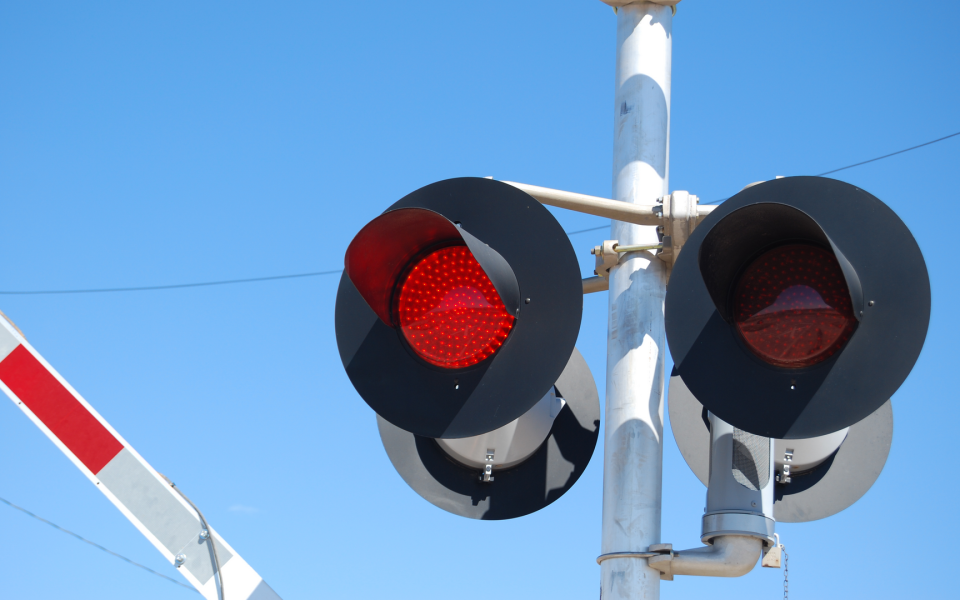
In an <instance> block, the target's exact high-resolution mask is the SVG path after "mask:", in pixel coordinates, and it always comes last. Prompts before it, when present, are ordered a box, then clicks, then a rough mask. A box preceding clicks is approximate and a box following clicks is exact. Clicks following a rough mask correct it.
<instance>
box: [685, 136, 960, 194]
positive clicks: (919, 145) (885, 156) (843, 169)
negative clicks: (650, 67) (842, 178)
mask: <svg viewBox="0 0 960 600" xmlns="http://www.w3.org/2000/svg"><path fill="white" fill-rule="evenodd" d="M958 135H960V131H958V132H956V133H951V134H950V135H945V136H943V137H942V138H937V139H935V140H930V141H929V142H924V143H922V144H917V145H916V146H911V147H909V148H904V149H903V150H897V151H896V152H891V153H890V154H884V155H883V156H878V157H876V158H871V159H869V160H864V161H861V162H858V163H854V164H852V165H847V166H845V167H840V168H839V169H832V170H830V171H824V172H823V173H817V174H816V175H814V177H823V176H824V175H830V174H831V173H837V172H839V171H846V170H847V169H852V168H854V167H859V166H860V165H865V164H867V163H872V162H876V161H878V160H883V159H884V158H890V157H891V156H896V155H898V154H903V153H904V152H910V151H911V150H916V149H917V148H923V147H924V146H929V145H930V144H936V143H937V142H942V141H943V140H948V139H950V138H952V137H956V136H958ZM729 199H730V196H728V197H726V198H721V199H719V200H711V201H710V202H701V203H700V204H720V203H721V202H724V201H726V200H729Z"/></svg>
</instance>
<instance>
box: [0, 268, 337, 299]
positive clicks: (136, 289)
mask: <svg viewBox="0 0 960 600" xmlns="http://www.w3.org/2000/svg"><path fill="white" fill-rule="evenodd" d="M342 271H343V269H336V270H333V271H316V272H313V273H296V274H294V275H271V276H270V277H251V278H249V279H226V280H224V281H203V282H200V283H176V284H173V285H148V286H143V287H124V288H98V289H90V290H39V291H27V292H3V291H0V294H4V295H8V296H12V295H37V294H96V293H100V292H143V291H147V290H172V289H176V288H190V287H204V286H208V285H227V284H231V283H251V282H254V281H272V280H274V279H295V278H297V277H315V276H317V275H332V274H334V273H340V272H342Z"/></svg>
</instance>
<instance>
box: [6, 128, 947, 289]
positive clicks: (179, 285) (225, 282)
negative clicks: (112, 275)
mask: <svg viewBox="0 0 960 600" xmlns="http://www.w3.org/2000/svg"><path fill="white" fill-rule="evenodd" d="M958 135H960V131H958V132H956V133H951V134H950V135H945V136H943V137H942V138H937V139H935V140H931V141H929V142H924V143H922V144H918V145H916V146H911V147H909V148H904V149H903V150H897V151H896V152H891V153H890V154H884V155H883V156H878V157H876V158H871V159H870V160H865V161H862V162H858V163H854V164H852V165H847V166H845V167H840V168H839V169H832V170H830V171H825V172H823V173H819V174H817V175H816V177H823V176H824V175H830V174H831V173H836V172H838V171H845V170H846V169H852V168H854V167H859V166H860V165H865V164H867V163H872V162H876V161H878V160H883V159H884V158H890V157H891V156H896V155H897V154H903V153H904V152H910V151H911V150H916V149H917V148H923V147H924V146H929V145H930V144H936V143H937V142H942V141H943V140H947V139H950V138H952V137H956V136H958ZM725 200H729V197H727V198H721V199H720V200H713V201H711V202H701V204H720V203H721V202H724V201H725ZM607 227H609V225H601V226H599V227H591V228H590V229H580V230H577V231H567V232H564V233H566V234H567V235H568V236H569V235H577V234H578V233H586V232H588V231H598V230H600V229H606V228H607ZM342 272H343V269H336V270H333V271H315V272H313V273H296V274H294V275H272V276H270V277H251V278H248V279H227V280H223V281H203V282H200V283H176V284H173V285H148V286H142V287H122V288H97V289H89V290H30V291H15V292H6V291H0V295H6V296H14V295H16V296H27V295H30V296H36V295H40V294H96V293H102V292H144V291H150V290H172V289H178V288H191V287H205V286H211V285H229V284H234V283H253V282H255V281H273V280H276V279H296V278H299V277H316V276H318V275H333V274H334V273H342Z"/></svg>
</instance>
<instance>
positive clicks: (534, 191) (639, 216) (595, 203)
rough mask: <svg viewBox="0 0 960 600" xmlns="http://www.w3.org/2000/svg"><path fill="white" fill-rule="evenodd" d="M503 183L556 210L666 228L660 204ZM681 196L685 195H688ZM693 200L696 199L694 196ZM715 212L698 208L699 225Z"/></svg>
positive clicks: (508, 182) (709, 208)
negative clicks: (621, 200) (624, 200)
mask: <svg viewBox="0 0 960 600" xmlns="http://www.w3.org/2000/svg"><path fill="white" fill-rule="evenodd" d="M503 183H506V184H507V185H512V186H513V187H515V188H517V189H519V190H523V191H524V192H526V193H528V194H530V195H531V196H533V197H534V198H535V199H536V200H537V201H538V202H540V203H541V204H546V205H547V206H556V207H557V208H565V209H567V210H572V211H574V212H580V213H584V214H588V215H594V216H596V217H606V218H607V219H613V220H615V221H623V222H624V223H633V224H634V225H654V226H657V225H662V224H663V205H662V203H660V202H659V201H658V203H657V204H631V203H629V202H619V201H617V200H608V199H606V198H599V197H597V196H588V195H587V194H577V193H575V192H566V191H564V190H555V189H551V188H545V187H540V186H538V185H529V184H526V183H517V182H515V181H504V182H503ZM682 193H684V194H686V192H682ZM694 198H696V197H695V196H694ZM715 208H716V206H710V205H704V206H696V213H697V221H698V222H699V221H702V220H703V218H704V217H706V216H707V215H708V214H710V213H711V212H712V211H713V209H715Z"/></svg>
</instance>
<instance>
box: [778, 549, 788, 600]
mask: <svg viewBox="0 0 960 600" xmlns="http://www.w3.org/2000/svg"><path fill="white" fill-rule="evenodd" d="M780 550H781V551H782V552H783V600H789V598H790V555H789V554H787V547H786V546H784V545H783V544H780Z"/></svg>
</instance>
